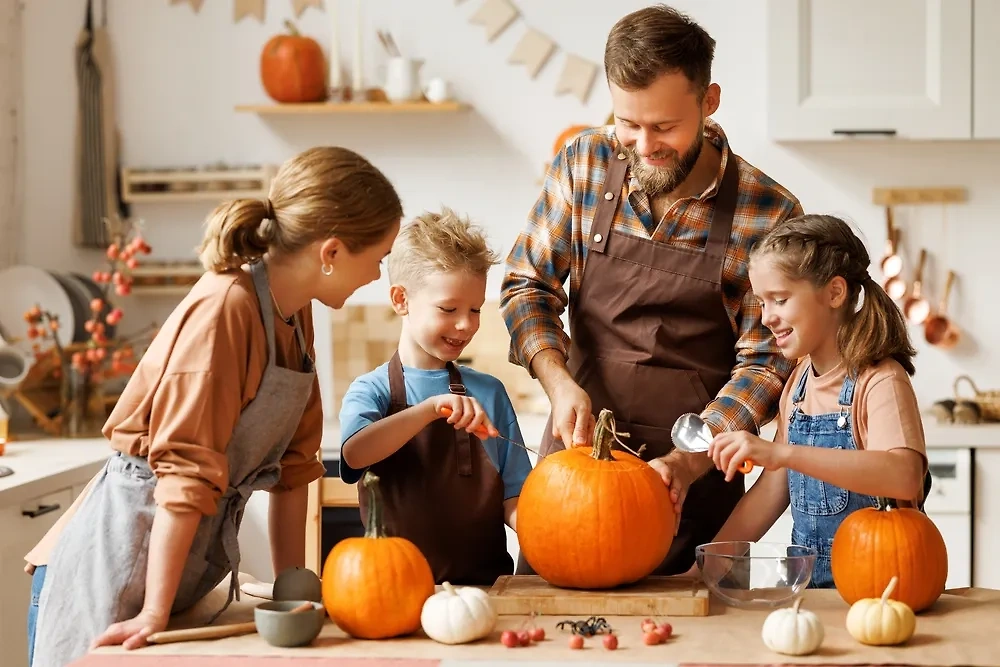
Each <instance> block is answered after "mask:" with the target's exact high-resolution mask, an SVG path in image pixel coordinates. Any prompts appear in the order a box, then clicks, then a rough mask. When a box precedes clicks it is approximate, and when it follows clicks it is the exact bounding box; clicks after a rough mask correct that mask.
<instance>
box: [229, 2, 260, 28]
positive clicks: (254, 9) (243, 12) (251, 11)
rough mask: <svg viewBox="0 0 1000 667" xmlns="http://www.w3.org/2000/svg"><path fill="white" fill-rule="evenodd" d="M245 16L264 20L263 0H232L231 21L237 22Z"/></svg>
mask: <svg viewBox="0 0 1000 667" xmlns="http://www.w3.org/2000/svg"><path fill="white" fill-rule="evenodd" d="M247 16H255V17H257V20H258V21H260V22H261V23H263V22H264V0H233V21H234V22H236V23H239V22H240V21H241V20H242V19H244V18H245V17H247Z"/></svg>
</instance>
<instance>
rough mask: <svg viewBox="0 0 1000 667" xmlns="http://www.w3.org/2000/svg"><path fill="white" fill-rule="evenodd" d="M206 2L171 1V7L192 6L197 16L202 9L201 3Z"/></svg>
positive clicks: (193, 0) (196, 0) (190, 0)
mask: <svg viewBox="0 0 1000 667" xmlns="http://www.w3.org/2000/svg"><path fill="white" fill-rule="evenodd" d="M204 1H205V0H170V4H171V5H191V9H193V10H194V13H195V14H197V13H198V10H199V9H201V3H202V2H204Z"/></svg>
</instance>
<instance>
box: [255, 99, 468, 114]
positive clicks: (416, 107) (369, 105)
mask: <svg viewBox="0 0 1000 667" xmlns="http://www.w3.org/2000/svg"><path fill="white" fill-rule="evenodd" d="M467 108H468V107H467V106H466V105H465V104H462V103H461V102H440V103H432V102H398V103H392V102H343V103H339V104H331V103H328V102H316V103H304V104H240V105H237V106H236V111H238V112H241V113H256V114H261V115H315V114H337V113H454V112H456V111H463V110H465V109H467Z"/></svg>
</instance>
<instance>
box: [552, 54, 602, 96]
mask: <svg viewBox="0 0 1000 667" xmlns="http://www.w3.org/2000/svg"><path fill="white" fill-rule="evenodd" d="M595 76H597V65H595V64H594V63H592V62H588V61H586V60H584V59H583V58H581V57H579V56H575V55H573V54H572V53H571V54H569V55H567V56H566V64H565V65H564V66H563V71H562V74H560V75H559V81H558V82H557V83H556V95H562V94H563V93H573V94H574V95H576V97H577V99H579V100H580V101H581V102H586V101H587V97H588V96H589V95H590V87H591V86H592V85H594V77H595Z"/></svg>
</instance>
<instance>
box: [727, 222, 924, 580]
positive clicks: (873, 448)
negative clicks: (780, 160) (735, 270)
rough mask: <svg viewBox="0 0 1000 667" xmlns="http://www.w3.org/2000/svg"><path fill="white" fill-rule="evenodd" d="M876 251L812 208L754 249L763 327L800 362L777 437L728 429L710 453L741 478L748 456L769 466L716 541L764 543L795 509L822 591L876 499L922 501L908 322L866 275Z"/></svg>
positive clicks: (781, 409) (784, 399)
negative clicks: (845, 526)
mask: <svg viewBox="0 0 1000 667" xmlns="http://www.w3.org/2000/svg"><path fill="white" fill-rule="evenodd" d="M869 263H870V260H869V257H868V251H867V250H866V249H865V246H864V244H863V243H862V242H861V240H860V239H859V238H858V237H857V236H855V235H854V233H853V232H852V231H851V229H850V227H849V226H848V225H847V224H846V223H845V222H844V221H842V220H840V219H838V218H835V217H832V216H826V215H804V216H801V217H798V218H793V219H790V220H787V221H785V222H784V223H781V224H779V225H778V226H776V227H775V228H773V229H772V230H771V231H770V232H769V233H768V234H767V235H766V236H765V237H764V238H763V239H762V240H761V241H760V243H759V244H758V245H757V246H756V247H755V248H754V249H753V251H752V252H751V255H750V265H749V274H750V283H751V285H752V287H753V292H754V295H755V296H756V298H757V299H758V301H760V303H761V305H762V307H763V318H762V319H763V323H764V325H765V326H767V327H768V328H769V329H770V330H771V331H772V332H773V333H774V336H775V338H776V339H777V344H778V347H779V348H780V350H781V352H782V354H783V355H784V356H785V357H786V358H788V359H799V360H800V362H799V364H798V365H797V366H796V368H795V370H793V371H792V375H791V377H790V378H789V380H788V383H787V384H786V385H785V389H784V392H783V393H782V396H781V399H780V402H779V406H778V417H779V418H778V422H777V424H778V430H777V434H776V435H775V439H774V442H768V441H766V440H762V439H761V438H758V437H757V436H755V435H751V434H750V433H747V432H745V431H739V432H728V433H721V434H719V435H718V436H716V437H715V438H714V440H713V441H712V444H711V447H710V448H709V451H708V453H709V456H711V457H712V459H713V460H714V462H715V465H716V467H718V468H719V470H722V471H723V472H725V473H726V479H727V480H728V479H732V478H733V476H734V475H735V474H736V473H737V469H738V468H739V466H740V464H741V462H742V461H744V460H746V459H750V460H752V461H753V462H754V463H755V464H756V465H759V466H762V467H763V468H764V469H765V472H764V473H763V474H762V475H761V477H760V479H759V480H758V481H757V483H756V484H754V486H753V487H752V488H751V489H750V491H749V492H747V494H746V496H744V497H743V499H742V500H741V501H740V503H739V504H738V505H737V507H736V509H735V510H734V511H733V514H732V516H730V518H729V520H728V521H727V522H726V524H725V525H724V526H723V527H722V529H721V530H720V531H719V534H718V535H717V536H716V538H715V540H716V541H723V540H750V541H757V540H759V539H760V538H761V536H763V535H764V533H765V532H767V530H768V529H769V528H770V527H771V525H772V524H774V522H775V521H776V520H777V519H778V517H779V516H781V514H782V512H784V511H785V508H786V507H788V504H789V502H791V506H792V519H793V528H792V535H791V540H792V542H793V543H794V544H798V545H804V546H809V547H813V548H815V549H816V550H817V552H818V554H819V556H818V558H817V559H816V566H815V569H814V571H813V576H812V581H811V583H810V586H812V587H831V586H833V575H832V574H831V572H830V547H831V545H832V542H833V536H834V533H835V532H836V530H837V527H838V526H839V525H840V523H841V521H843V520H844V518H845V517H846V516H847V515H848V514H850V513H851V512H853V511H855V510H857V509H861V508H863V507H871V506H873V505H874V504H875V498H874V496H882V497H889V498H895V499H897V500H898V501H899V502H900V504H901V505H904V506H905V505H909V506H916V507H922V504H923V496H924V494H925V490H924V488H923V481H924V477H925V474H926V470H927V459H926V455H925V448H924V434H923V427H922V424H921V421H920V412H919V408H918V406H917V400H916V396H915V395H914V392H913V387H912V385H911V384H910V378H909V376H910V375H912V374H913V372H914V367H913V361H912V359H913V357H914V355H915V354H916V352H915V350H914V349H913V346H912V345H911V344H910V340H909V337H908V332H907V329H906V322H905V321H904V319H903V316H902V313H900V311H899V309H898V308H897V307H896V304H895V303H893V301H892V299H890V298H889V296H888V295H887V294H886V293H885V291H883V289H882V287H881V286H880V285H879V284H878V283H877V282H875V281H874V280H873V279H872V278H871V276H869V275H868V264H869Z"/></svg>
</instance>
